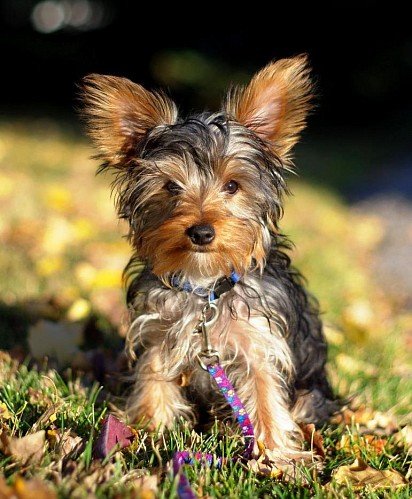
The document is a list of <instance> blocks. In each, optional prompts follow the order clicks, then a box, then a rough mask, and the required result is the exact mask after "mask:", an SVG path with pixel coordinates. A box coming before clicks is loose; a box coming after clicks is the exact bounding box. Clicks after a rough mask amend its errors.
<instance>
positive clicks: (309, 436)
mask: <svg viewBox="0 0 412 499" xmlns="http://www.w3.org/2000/svg"><path fill="white" fill-rule="evenodd" d="M300 428H301V430H302V432H303V438H304V439H305V440H306V442H308V444H309V445H310V447H311V449H313V450H314V451H315V452H316V453H317V454H318V455H319V456H320V457H322V458H324V457H325V448H324V447H323V437H322V435H321V434H320V432H319V431H317V430H316V428H315V425H314V424H312V423H310V424H305V423H301V424H300Z"/></svg>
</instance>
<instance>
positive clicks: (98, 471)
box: [82, 461, 115, 497]
mask: <svg viewBox="0 0 412 499" xmlns="http://www.w3.org/2000/svg"><path fill="white" fill-rule="evenodd" d="M114 471H115V466H114V464H113V463H106V464H105V466H102V463H101V461H93V462H92V464H91V466H90V468H89V470H88V474H87V476H85V477H84V479H83V480H82V482H83V485H84V486H85V487H86V488H87V490H88V491H89V492H95V491H96V487H97V485H99V484H101V483H104V482H107V481H108V480H110V479H111V478H112V477H113V473H114ZM93 497H94V496H93Z"/></svg>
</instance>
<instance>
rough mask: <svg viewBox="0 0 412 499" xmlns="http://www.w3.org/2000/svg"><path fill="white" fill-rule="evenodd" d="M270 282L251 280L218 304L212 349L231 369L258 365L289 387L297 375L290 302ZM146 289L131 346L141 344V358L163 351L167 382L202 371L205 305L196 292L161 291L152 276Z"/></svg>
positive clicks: (140, 297)
mask: <svg viewBox="0 0 412 499" xmlns="http://www.w3.org/2000/svg"><path fill="white" fill-rule="evenodd" d="M272 280H273V279H272ZM270 281H271V279H270V277H269V276H265V277H263V278H262V277H260V276H253V275H249V276H246V277H245V278H244V279H243V280H242V282H241V283H238V284H237V285H236V286H235V287H234V289H233V290H231V291H229V292H227V293H225V294H224V295H222V296H221V297H220V298H219V299H218V300H217V302H216V305H217V307H218V319H217V321H216V322H215V323H214V324H213V326H212V327H211V328H210V331H209V334H210V340H211V344H212V347H213V348H214V349H215V350H217V351H218V352H219V354H220V358H221V362H222V363H223V365H224V366H225V367H227V368H228V369H229V370H235V369H236V368H237V367H238V366H242V369H251V365H252V364H254V365H256V363H257V364H258V365H260V366H261V367H262V368H264V369H267V370H269V371H276V372H277V373H278V374H279V373H280V374H282V377H283V378H284V380H285V382H286V381H287V380H289V379H290V378H291V376H292V374H293V363H292V356H291V352H290V348H289V346H288V343H287V340H286V336H287V328H288V326H287V322H286V318H285V313H284V309H285V303H286V302H287V300H288V297H287V295H286V293H285V291H284V290H283V289H282V287H281V286H279V285H278V284H274V283H273V282H270ZM140 289H141V293H139V294H137V296H136V298H135V300H134V302H133V308H134V310H135V313H136V318H135V319H134V321H133V323H132V326H131V328H130V332H129V341H131V342H132V343H133V344H135V345H137V349H138V352H139V353H141V352H142V351H143V350H145V349H147V348H151V347H159V348H160V349H161V351H162V361H163V372H162V375H163V376H165V377H166V378H167V379H172V378H175V377H178V376H180V375H182V373H184V372H186V371H193V370H194V371H199V369H200V366H199V364H198V359H197V355H198V353H199V352H200V351H201V349H202V338H201V334H200V333H196V332H195V331H196V326H197V325H198V324H199V320H200V317H201V311H202V308H203V307H204V305H205V303H206V302H205V300H204V299H203V298H200V297H198V296H196V295H195V294H193V293H187V292H184V291H178V290H174V289H167V288H166V289H165V288H160V287H159V282H158V280H157V279H155V278H154V279H153V278H152V277H151V276H150V275H149V274H147V275H143V276H142V279H141V286H140ZM269 290H270V291H269ZM282 309H283V310H282Z"/></svg>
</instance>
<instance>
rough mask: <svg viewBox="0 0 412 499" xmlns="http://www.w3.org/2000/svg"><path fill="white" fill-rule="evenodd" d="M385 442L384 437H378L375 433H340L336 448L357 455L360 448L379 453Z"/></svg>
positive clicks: (359, 452)
mask: <svg viewBox="0 0 412 499" xmlns="http://www.w3.org/2000/svg"><path fill="white" fill-rule="evenodd" d="M387 442H388V440H387V439H386V438H379V437H378V436H376V435H369V434H366V435H342V437H341V439H340V441H339V442H338V444H337V445H336V448H337V449H340V450H343V451H344V452H346V453H347V454H354V455H355V456H357V457H360V455H361V452H362V450H363V451H368V452H373V453H375V454H378V455H379V454H382V453H383V451H384V449H385V445H386V444H387Z"/></svg>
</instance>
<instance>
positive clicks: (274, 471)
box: [246, 441, 321, 483]
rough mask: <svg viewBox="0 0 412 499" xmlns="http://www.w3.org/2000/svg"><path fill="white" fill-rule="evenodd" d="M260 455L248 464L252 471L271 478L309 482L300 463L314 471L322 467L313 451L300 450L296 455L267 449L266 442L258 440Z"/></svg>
mask: <svg viewBox="0 0 412 499" xmlns="http://www.w3.org/2000/svg"><path fill="white" fill-rule="evenodd" d="M257 445H258V449H259V457H258V458H257V459H251V460H249V461H248V462H247V463H246V465H247V468H248V469H250V470H251V471H253V472H255V473H257V474H258V475H263V476H266V477H270V478H275V479H276V478H282V479H284V480H296V479H299V480H300V481H302V482H303V483H306V482H307V476H305V474H304V473H302V472H301V470H300V467H299V466H298V465H299V464H304V465H305V466H306V469H311V470H313V471H316V470H319V469H320V468H321V463H320V461H319V460H315V459H314V456H313V454H312V453H311V452H299V453H296V455H293V454H288V455H287V456H285V454H284V453H281V452H278V451H272V450H270V449H266V447H265V446H264V444H263V443H262V442H260V441H258V442H257Z"/></svg>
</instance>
